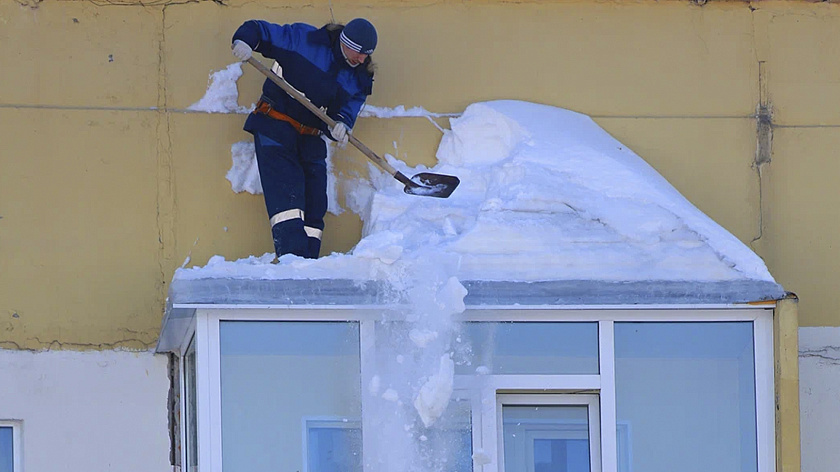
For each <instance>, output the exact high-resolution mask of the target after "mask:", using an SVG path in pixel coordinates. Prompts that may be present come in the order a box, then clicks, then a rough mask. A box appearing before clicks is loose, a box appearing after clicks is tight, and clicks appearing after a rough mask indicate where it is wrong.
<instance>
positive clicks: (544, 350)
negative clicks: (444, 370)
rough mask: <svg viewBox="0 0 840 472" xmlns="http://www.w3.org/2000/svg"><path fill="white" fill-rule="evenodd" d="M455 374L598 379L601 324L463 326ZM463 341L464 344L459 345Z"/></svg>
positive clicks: (471, 324) (492, 324)
mask: <svg viewBox="0 0 840 472" xmlns="http://www.w3.org/2000/svg"><path fill="white" fill-rule="evenodd" d="M462 328H463V329H462V335H461V336H460V337H459V338H458V339H457V340H456V347H457V349H456V371H455V372H456V373H457V374H475V373H476V372H479V373H490V374H597V373H598V324H597V323H542V322H541V323H534V322H529V323H522V322H517V323H479V322H473V323H464V324H463V326H462ZM457 341H460V342H457Z"/></svg>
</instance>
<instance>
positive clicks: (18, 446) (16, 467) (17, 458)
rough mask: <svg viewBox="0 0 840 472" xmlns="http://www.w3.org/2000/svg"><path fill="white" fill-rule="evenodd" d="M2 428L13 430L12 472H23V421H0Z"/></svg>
mask: <svg viewBox="0 0 840 472" xmlns="http://www.w3.org/2000/svg"><path fill="white" fill-rule="evenodd" d="M0 428H12V472H23V421H21V420H0Z"/></svg>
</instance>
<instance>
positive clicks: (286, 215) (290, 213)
mask: <svg viewBox="0 0 840 472" xmlns="http://www.w3.org/2000/svg"><path fill="white" fill-rule="evenodd" d="M295 218H299V219H301V220H302V219H304V217H303V210H301V209H298V208H292V209H291V210H286V211H281V212H280V213H277V214H276V215H274V216H272V217H271V218H270V219H269V222H270V223H271V227H272V228H273V227H274V225H276V224H278V223H282V222H284V221H289V220H294V219H295Z"/></svg>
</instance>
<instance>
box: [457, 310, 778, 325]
mask: <svg viewBox="0 0 840 472" xmlns="http://www.w3.org/2000/svg"><path fill="white" fill-rule="evenodd" d="M511 311H517V310H513V309H508V310H489V309H488V310H481V311H472V310H467V311H465V312H464V313H462V314H459V315H455V316H453V320H455V321H459V322H463V321H504V322H511V321H516V322H520V321H521V322H525V321H531V322H534V321H537V322H540V321H542V322H549V321H554V322H598V321H639V322H643V321H656V322H682V321H754V320H755V319H756V318H758V317H759V316H762V312H761V311H756V310H740V309H731V310H689V311H686V310H617V311H616V310H556V309H553V310H546V309H542V310H537V309H530V310H522V311H520V312H518V313H516V315H515V318H514V317H512V316H511ZM764 311H765V312H768V313H769V312H772V309H770V308H765V309H764ZM676 312H679V313H676Z"/></svg>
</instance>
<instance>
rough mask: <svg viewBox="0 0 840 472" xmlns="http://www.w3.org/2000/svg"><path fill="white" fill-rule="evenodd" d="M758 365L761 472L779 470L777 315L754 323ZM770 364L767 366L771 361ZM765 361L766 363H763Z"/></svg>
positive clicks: (758, 431)
mask: <svg viewBox="0 0 840 472" xmlns="http://www.w3.org/2000/svg"><path fill="white" fill-rule="evenodd" d="M753 339H754V343H755V344H754V346H755V347H754V352H753V355H754V356H755V358H754V361H753V362H754V365H755V417H756V442H757V446H758V458H757V459H758V470H759V472H773V471H775V470H776V401H775V398H776V394H775V378H774V376H775V361H774V358H773V315H772V314H767V315H766V316H761V317H759V318H758V319H756V320H755V322H754V323H753ZM768 359H769V360H770V362H766V361H767V360H768ZM762 360H763V361H764V362H763V363H762V362H760V361H762Z"/></svg>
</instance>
